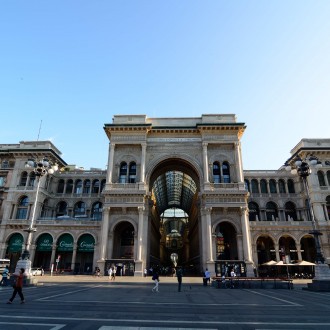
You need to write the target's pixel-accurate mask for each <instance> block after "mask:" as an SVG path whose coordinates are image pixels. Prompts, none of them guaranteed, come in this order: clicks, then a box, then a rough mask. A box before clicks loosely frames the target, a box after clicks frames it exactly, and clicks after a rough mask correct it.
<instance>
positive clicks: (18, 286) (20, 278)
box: [7, 268, 25, 304]
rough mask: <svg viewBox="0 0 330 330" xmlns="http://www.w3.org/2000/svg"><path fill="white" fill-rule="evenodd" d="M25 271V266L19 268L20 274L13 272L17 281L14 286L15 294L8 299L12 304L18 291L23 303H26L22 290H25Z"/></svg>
mask: <svg viewBox="0 0 330 330" xmlns="http://www.w3.org/2000/svg"><path fill="white" fill-rule="evenodd" d="M24 272H25V269H24V268H21V269H20V270H19V274H18V275H17V274H13V276H15V277H16V281H15V284H13V288H14V291H13V294H12V296H11V298H10V299H9V300H8V302H7V304H12V303H13V300H14V299H15V297H16V294H17V293H18V295H19V296H20V298H21V304H24V303H25V300H24V296H23V292H22V290H23V277H24Z"/></svg>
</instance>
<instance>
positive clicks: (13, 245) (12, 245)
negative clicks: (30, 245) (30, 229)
mask: <svg viewBox="0 0 330 330" xmlns="http://www.w3.org/2000/svg"><path fill="white" fill-rule="evenodd" d="M23 241H24V239H23V236H22V235H21V234H20V233H15V234H13V235H11V236H10V238H9V240H8V246H7V251H6V258H8V259H10V269H9V272H10V273H13V272H14V271H15V267H16V264H17V261H18V259H19V258H20V256H21V254H22V249H23Z"/></svg>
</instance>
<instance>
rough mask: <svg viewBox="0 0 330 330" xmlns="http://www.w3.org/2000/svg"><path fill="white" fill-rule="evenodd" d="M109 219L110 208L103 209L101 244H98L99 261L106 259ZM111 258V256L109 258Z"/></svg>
mask: <svg viewBox="0 0 330 330" xmlns="http://www.w3.org/2000/svg"><path fill="white" fill-rule="evenodd" d="M109 218H110V207H105V208H104V209H103V219H102V225H101V242H100V250H99V255H100V260H102V261H103V260H105V259H106V257H107V256H106V252H107V247H108V236H109ZM110 257H111V256H110Z"/></svg>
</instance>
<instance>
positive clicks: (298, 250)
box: [296, 243, 303, 260]
mask: <svg viewBox="0 0 330 330" xmlns="http://www.w3.org/2000/svg"><path fill="white" fill-rule="evenodd" d="M299 245H300V244H299V243H298V245H296V246H297V255H298V260H303V258H302V255H301V249H300V246H299ZM298 246H299V247H298Z"/></svg>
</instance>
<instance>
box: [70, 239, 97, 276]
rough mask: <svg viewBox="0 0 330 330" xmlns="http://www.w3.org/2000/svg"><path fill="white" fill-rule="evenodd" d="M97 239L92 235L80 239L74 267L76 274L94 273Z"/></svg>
mask: <svg viewBox="0 0 330 330" xmlns="http://www.w3.org/2000/svg"><path fill="white" fill-rule="evenodd" d="M94 247H95V239H94V237H93V236H92V235H90V234H84V235H82V236H80V237H79V239H78V244H77V257H76V263H75V266H74V273H75V274H90V273H92V271H93V258H94Z"/></svg>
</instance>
